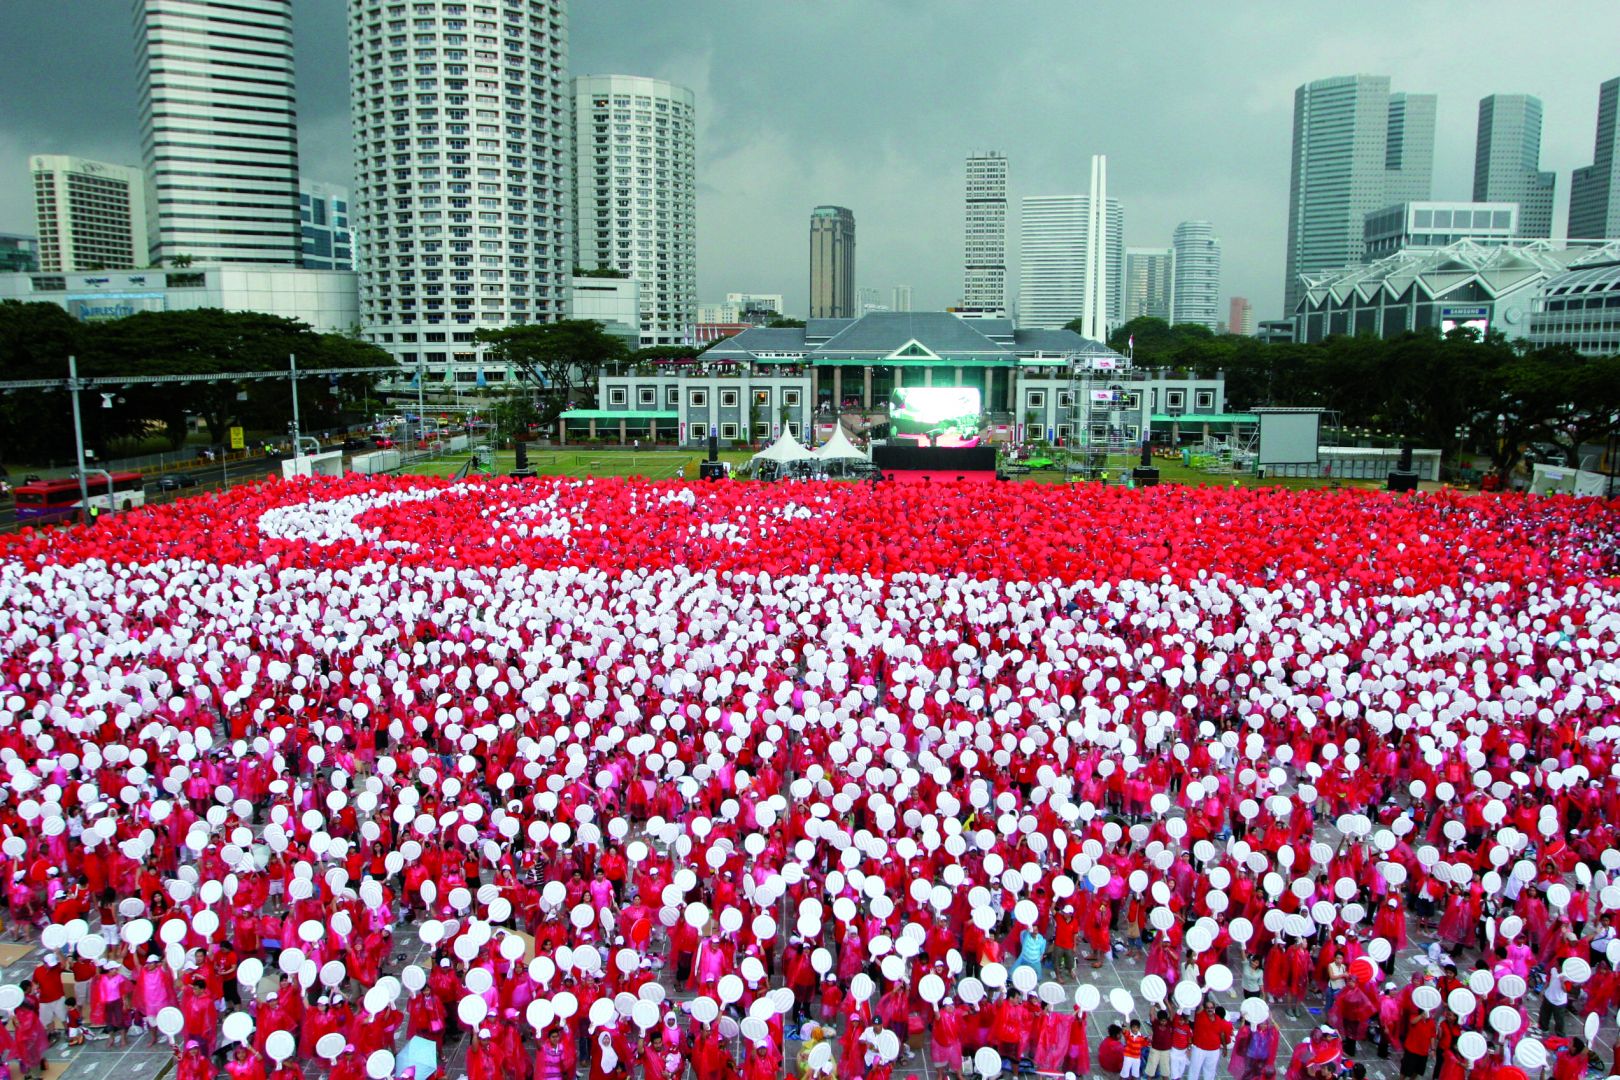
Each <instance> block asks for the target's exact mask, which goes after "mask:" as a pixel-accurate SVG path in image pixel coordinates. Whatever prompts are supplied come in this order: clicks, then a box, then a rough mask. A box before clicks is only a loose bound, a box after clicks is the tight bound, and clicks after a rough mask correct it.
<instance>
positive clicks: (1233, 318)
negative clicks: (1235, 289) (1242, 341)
mask: <svg viewBox="0 0 1620 1080" xmlns="http://www.w3.org/2000/svg"><path fill="white" fill-rule="evenodd" d="M1226 332H1227V333H1229V334H1237V335H1239V336H1241V337H1253V336H1254V305H1253V304H1251V303H1249V301H1248V299H1247V298H1245V297H1242V296H1234V297H1232V302H1231V305H1230V307H1229V309H1228V311H1227V314H1226Z"/></svg>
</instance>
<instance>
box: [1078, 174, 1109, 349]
mask: <svg viewBox="0 0 1620 1080" xmlns="http://www.w3.org/2000/svg"><path fill="white" fill-rule="evenodd" d="M1083 300H1084V303H1083V307H1082V311H1081V316H1080V333H1081V336H1082V337H1087V338H1090V339H1092V340H1093V341H1102V340H1104V339H1105V338H1106V337H1107V336H1108V158H1107V156H1106V155H1103V154H1093V155H1092V158H1091V198H1090V200H1089V202H1088V203H1087V206H1086V288H1085V295H1084V297H1083Z"/></svg>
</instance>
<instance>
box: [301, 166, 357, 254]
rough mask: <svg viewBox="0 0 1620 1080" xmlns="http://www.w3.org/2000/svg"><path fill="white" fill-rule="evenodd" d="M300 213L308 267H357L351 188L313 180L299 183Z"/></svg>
mask: <svg viewBox="0 0 1620 1080" xmlns="http://www.w3.org/2000/svg"><path fill="white" fill-rule="evenodd" d="M298 216H299V219H300V220H301V221H302V223H303V234H304V269H306V270H353V269H354V238H353V234H352V233H351V232H350V231H349V189H348V188H346V187H340V186H339V185H337V184H318V183H313V182H306V183H302V184H300V185H298Z"/></svg>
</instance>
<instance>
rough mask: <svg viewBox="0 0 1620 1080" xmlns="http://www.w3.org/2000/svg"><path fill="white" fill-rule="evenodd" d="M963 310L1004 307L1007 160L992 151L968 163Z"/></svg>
mask: <svg viewBox="0 0 1620 1080" xmlns="http://www.w3.org/2000/svg"><path fill="white" fill-rule="evenodd" d="M963 232H964V238H965V239H964V243H963V252H962V306H963V307H964V308H968V309H972V310H988V311H1001V310H1005V309H1006V307H1007V158H1006V157H1005V156H1004V155H1002V154H1000V153H998V152H997V151H994V150H991V151H989V152H988V153H984V154H974V155H973V156H971V157H969V158H968V159H967V187H966V203H965V211H964V215H963Z"/></svg>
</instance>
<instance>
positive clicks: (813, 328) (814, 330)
mask: <svg viewBox="0 0 1620 1080" xmlns="http://www.w3.org/2000/svg"><path fill="white" fill-rule="evenodd" d="M854 321H855V320H854V319H810V320H808V321H807V322H806V323H805V324H804V338H805V340H806V341H826V340H827V339H828V338H830V337H832V336H833V335H834V334H836V333H838V332H839V331H841V330H844V329H845V328H847V327H848V326H849V325H850V324H851V323H853V322H854Z"/></svg>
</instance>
